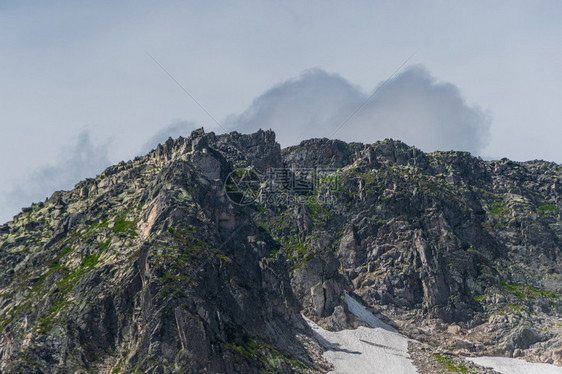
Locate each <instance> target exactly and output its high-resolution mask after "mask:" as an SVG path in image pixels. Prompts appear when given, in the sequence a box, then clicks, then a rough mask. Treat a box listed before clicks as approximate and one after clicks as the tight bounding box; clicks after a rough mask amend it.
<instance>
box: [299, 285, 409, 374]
mask: <svg viewBox="0 0 562 374" xmlns="http://www.w3.org/2000/svg"><path fill="white" fill-rule="evenodd" d="M345 299H346V302H347V306H348V308H349V310H350V311H351V312H352V313H353V314H355V315H356V316H357V317H358V318H359V319H361V320H362V321H364V322H365V323H367V324H368V325H369V326H372V327H359V328H358V329H356V330H343V331H337V332H333V331H327V330H324V329H323V328H322V327H320V326H318V325H317V324H315V323H314V322H312V321H311V320H309V319H308V318H306V317H304V316H303V317H304V319H305V321H306V322H307V323H308V325H309V326H310V327H311V328H312V330H313V331H314V333H315V335H316V336H317V337H318V339H319V340H320V341H321V342H322V343H323V344H324V346H325V347H326V349H327V350H326V352H324V354H323V356H324V358H325V359H326V360H327V361H329V362H330V363H331V364H332V365H334V370H333V371H331V372H330V373H333V374H346V373H350V374H363V373H365V374H372V373H393V374H394V373H395V374H413V373H417V370H416V368H415V366H414V364H413V363H412V360H411V359H410V356H409V354H408V341H409V340H410V339H408V338H406V337H405V336H403V335H401V334H400V333H398V332H397V331H396V330H395V329H394V328H392V327H391V326H389V325H387V324H385V323H383V322H382V321H381V320H379V319H378V318H376V317H375V316H374V315H373V314H372V313H371V312H369V311H368V310H367V309H366V308H365V307H364V306H363V305H361V304H360V303H359V302H357V301H356V300H355V299H353V298H352V297H351V296H349V295H348V294H347V293H346V295H345Z"/></svg>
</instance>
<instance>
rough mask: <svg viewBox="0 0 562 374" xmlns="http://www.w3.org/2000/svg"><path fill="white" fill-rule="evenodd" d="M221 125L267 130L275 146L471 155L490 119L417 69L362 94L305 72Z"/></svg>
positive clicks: (336, 78)
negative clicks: (323, 144)
mask: <svg viewBox="0 0 562 374" xmlns="http://www.w3.org/2000/svg"><path fill="white" fill-rule="evenodd" d="M358 108H361V109H360V110H359V111H357V109H358ZM354 113H355V114H354ZM350 116H351V118H350ZM226 123H227V125H228V126H229V127H230V128H232V129H236V130H238V131H242V132H253V131H255V130H257V129H259V128H271V129H273V130H275V131H276V133H277V136H278V140H279V141H280V143H281V144H282V146H288V145H293V144H298V143H299V142H300V141H301V140H303V139H308V138H313V137H329V138H333V137H335V138H340V139H342V140H346V141H360V142H365V143H372V142H375V141H376V140H380V139H385V138H393V139H399V140H402V141H404V142H406V143H408V144H410V145H415V146H417V147H419V148H421V149H422V150H424V151H434V150H451V149H454V150H462V151H470V152H472V153H474V154H479V153H480V152H481V151H482V149H483V148H484V147H485V145H486V144H487V143H488V137H489V128H490V116H489V115H488V114H487V113H485V112H484V111H482V110H481V109H479V108H478V107H475V106H470V105H468V104H467V103H466V101H465V99H464V98H463V97H462V95H461V93H460V91H459V89H458V88H457V87H456V86H455V85H453V84H451V83H443V82H439V81H437V80H436V79H435V78H434V77H433V76H431V74H430V73H429V72H428V71H427V70H426V69H425V68H424V67H423V66H420V65H417V66H413V67H409V68H408V69H406V70H405V71H404V72H402V73H401V74H399V75H397V76H396V77H394V78H392V79H390V80H389V81H387V82H384V83H381V84H380V85H379V86H378V87H377V88H375V90H374V91H373V92H372V93H370V94H365V93H364V92H363V91H362V90H361V89H360V88H358V87H356V86H354V85H352V84H351V83H350V82H348V81H347V80H345V79H344V78H342V77H340V76H339V75H335V74H329V73H326V72H325V71H322V70H311V71H308V72H306V73H304V74H303V75H302V76H300V77H299V78H297V79H292V80H288V81H286V82H284V83H282V84H280V85H278V86H276V87H274V88H272V89H270V90H269V91H267V92H266V93H264V94H263V95H261V96H260V97H258V98H257V99H255V100H254V102H253V103H252V104H251V106H250V107H249V108H248V109H247V110H246V111H245V112H244V113H242V114H241V115H239V116H231V117H229V118H228V119H227V122H226ZM342 125H343V126H342Z"/></svg>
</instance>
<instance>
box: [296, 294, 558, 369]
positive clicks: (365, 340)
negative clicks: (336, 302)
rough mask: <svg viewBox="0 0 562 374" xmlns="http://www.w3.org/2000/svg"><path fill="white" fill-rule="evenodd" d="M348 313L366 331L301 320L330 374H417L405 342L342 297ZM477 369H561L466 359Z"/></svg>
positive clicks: (507, 360)
mask: <svg viewBox="0 0 562 374" xmlns="http://www.w3.org/2000/svg"><path fill="white" fill-rule="evenodd" d="M345 300H346V303H347V306H348V308H349V310H350V311H351V312H352V313H353V314H354V315H356V316H357V317H358V318H359V319H360V320H362V321H363V322H365V323H367V324H368V325H369V326H371V327H370V328H369V327H359V328H358V329H356V330H343V331H338V332H332V331H327V330H324V329H323V328H321V327H320V326H318V325H317V324H315V323H314V322H312V321H311V320H309V319H308V318H306V317H304V319H305V320H306V322H307V323H308V324H309V325H310V327H311V328H312V329H313V330H314V332H315V333H316V336H317V337H318V338H319V340H320V341H322V343H323V344H324V346H325V347H326V352H324V354H323V356H324V358H325V359H326V360H327V361H328V362H330V363H331V364H332V365H334V370H333V371H331V372H330V373H333V374H348V373H349V374H363V373H364V374H410V373H417V370H416V368H415V366H414V365H413V363H412V360H411V359H410V356H409V354H408V341H410V339H408V338H407V337H405V336H404V335H402V334H400V333H398V332H397V331H396V330H395V329H394V328H393V327H391V326H389V325H387V324H385V323H384V322H382V321H381V320H380V319H378V318H376V317H375V316H374V315H373V314H372V313H371V312H369V311H368V310H367V309H366V308H365V307H364V306H363V305H361V304H360V303H359V302H357V301H356V300H355V299H353V298H352V297H351V296H349V295H348V294H347V293H346V294H345ZM466 358H467V359H468V360H471V361H472V362H474V363H476V364H477V365H481V366H485V367H490V368H492V369H494V370H496V371H497V372H499V373H502V374H562V368H560V367H557V366H554V365H549V364H537V363H530V362H526V361H523V360H519V359H516V358H505V357H466Z"/></svg>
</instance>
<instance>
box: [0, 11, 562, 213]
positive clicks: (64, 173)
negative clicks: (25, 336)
mask: <svg viewBox="0 0 562 374" xmlns="http://www.w3.org/2000/svg"><path fill="white" fill-rule="evenodd" d="M560 19H562V3H560V2H558V1H537V2H531V1H525V2H523V1H513V0H511V1H494V2H489V1H479V2H478V1H470V2H468V1H467V2H462V3H461V2H458V1H418V2H414V1H345V2H344V1H339V2H338V1H326V0H322V1H306V2H303V1H268V2H258V1H238V2H224V1H205V2H194V1H193V2H192V1H181V2H180V1H177V2H176V1H168V2H164V1H162V2H154V1H134V2H133V1H121V2H113V1H111V2H110V1H96V2H86V1H72V2H71V1H49V2H45V1H27V2H21V1H9V0H2V1H0V83H1V84H0V126H1V136H0V160H1V161H0V162H1V163H2V164H1V166H2V171H3V172H2V177H1V179H0V221H7V220H9V219H11V217H12V216H13V215H14V214H16V213H17V212H18V211H19V210H20V208H21V207H22V206H26V205H29V204H30V203H31V202H32V201H38V200H44V198H45V197H46V196H48V195H50V194H51V193H52V192H53V191H54V190H56V189H63V188H64V189H67V188H71V187H72V186H73V185H74V183H76V182H77V181H78V180H80V179H82V178H84V177H87V176H95V175H96V174H97V173H99V172H100V171H101V170H102V169H103V168H104V167H105V166H108V165H109V164H112V163H116V162H119V161H120V160H127V159H131V158H133V157H134V156H135V155H137V154H140V153H143V152H145V151H146V150H147V149H150V148H151V147H152V146H154V145H155V143H156V142H157V141H158V140H161V139H165V138H166V137H167V135H168V134H169V135H172V136H178V135H180V134H183V135H188V134H189V131H190V129H192V128H195V127H201V126H204V127H205V128H206V129H207V130H209V131H216V132H223V130H222V129H221V128H220V127H219V126H218V125H217V124H216V123H214V121H213V120H212V119H211V118H209V116H208V115H207V114H206V113H205V112H204V111H203V110H202V109H201V108H200V107H199V106H198V105H197V104H196V103H195V102H194V101H193V100H191V99H190V98H189V97H188V96H187V95H186V94H185V93H184V92H183V91H182V90H181V89H180V88H179V87H178V85H177V84H176V83H175V82H174V81H173V80H172V79H171V78H170V77H169V76H168V75H167V74H166V73H165V72H164V71H163V70H162V69H161V68H160V67H159V66H158V65H157V64H156V63H155V62H154V61H153V60H152V59H151V57H150V56H149V55H152V56H154V58H156V59H157V60H158V61H159V62H160V63H161V64H162V65H163V66H164V67H165V68H166V69H167V70H168V71H169V72H170V74H172V75H173V77H174V78H175V79H177V81H178V82H180V83H181V85H183V86H184V87H185V88H186V89H187V90H188V91H189V92H190V93H191V94H192V95H193V96H194V97H195V98H196V99H197V100H198V101H199V102H200V103H201V104H202V105H203V106H204V107H205V108H206V109H207V110H208V111H209V112H210V113H211V114H212V116H213V117H214V118H216V119H217V120H218V121H219V122H220V123H221V124H222V126H223V127H225V128H227V129H228V130H234V129H236V130H239V131H253V130H254V129H256V128H259V127H263V128H270V127H271V128H273V129H274V130H276V131H277V133H278V138H279V139H280V140H281V142H282V144H283V145H289V144H294V143H297V142H298V141H299V140H300V139H301V138H305V137H306V138H308V137H313V136H314V137H324V136H326V137H337V138H341V139H344V140H358V141H362V142H375V141H376V140H379V139H381V138H385V137H392V138H395V139H401V140H404V141H406V142H407V143H409V144H412V145H416V146H418V147H420V148H422V149H424V150H429V151H430V150H433V149H444V150H448V149H459V150H469V151H471V152H473V153H475V154H478V155H481V156H483V157H494V158H501V157H504V156H505V157H509V158H512V159H515V160H527V159H537V158H538V159H546V160H550V161H557V162H562V147H560V146H559V139H560V138H561V135H562V128H561V126H560V121H561V118H562V105H560V99H561V98H562V70H561V69H560V66H562V49H561V48H560V47H561V46H562V24H561V23H560ZM406 61H407V62H406ZM405 62H406V63H405ZM404 63H405V64H404ZM402 64H404V66H403V67H402V68H401V69H399V67H400V66H401V65H402ZM397 69H398V71H397ZM389 78H390V79H389ZM377 88H378V89H377ZM375 91H376V93H375V95H374V96H372V94H373V92H375ZM358 107H361V110H360V111H358V112H357V113H356V114H355V115H354V116H353V117H352V118H351V119H349V120H348V121H347V122H346V120H347V119H348V118H349V115H350V114H351V113H353V112H354V111H355V110H356V109H357V108H358ZM342 123H345V125H344V126H343V127H342V128H341V129H340V130H339V131H337V132H336V130H337V129H338V128H339V127H340V125H341V124H342Z"/></svg>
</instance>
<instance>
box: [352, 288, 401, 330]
mask: <svg viewBox="0 0 562 374" xmlns="http://www.w3.org/2000/svg"><path fill="white" fill-rule="evenodd" d="M345 302H346V303H347V308H348V309H349V311H350V312H351V313H353V314H354V315H355V316H356V317H357V318H359V319H360V320H361V321H363V322H365V323H366V324H368V325H369V326H371V327H380V328H381V329H385V330H388V331H392V332H397V331H396V329H395V328H393V327H392V326H390V325H387V324H386V323H384V322H383V321H381V320H380V319H378V318H377V317H375V316H374V315H373V313H371V312H369V311H368V310H367V308H365V307H364V306H363V305H361V304H360V303H359V302H358V301H357V300H355V299H354V298H353V297H351V296H349V294H348V293H347V292H346V293H345Z"/></svg>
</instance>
